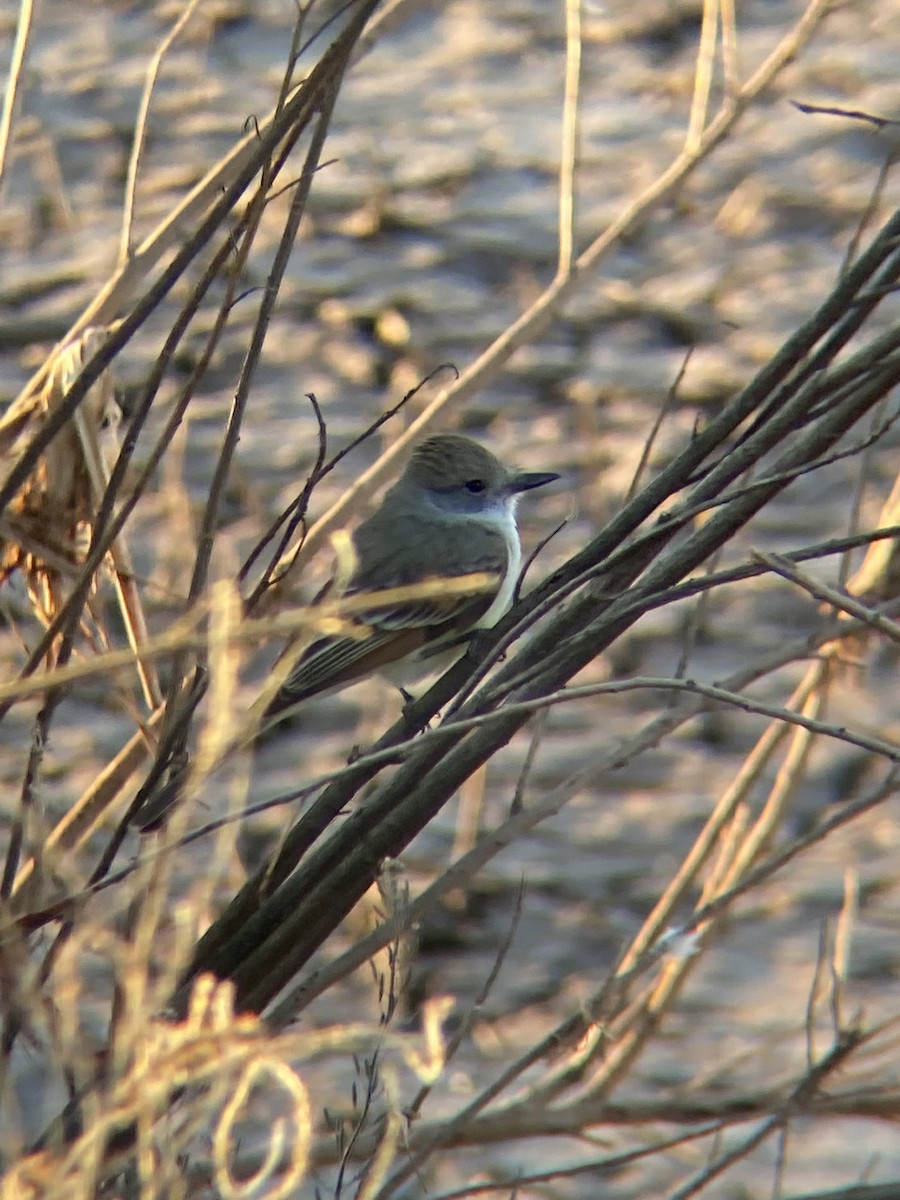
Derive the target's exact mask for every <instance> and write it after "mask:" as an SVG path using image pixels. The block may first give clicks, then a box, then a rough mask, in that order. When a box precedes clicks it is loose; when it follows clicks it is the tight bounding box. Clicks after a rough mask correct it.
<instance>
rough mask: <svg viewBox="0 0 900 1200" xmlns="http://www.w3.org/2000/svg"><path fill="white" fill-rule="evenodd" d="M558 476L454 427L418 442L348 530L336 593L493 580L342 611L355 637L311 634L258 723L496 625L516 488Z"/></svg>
mask: <svg viewBox="0 0 900 1200" xmlns="http://www.w3.org/2000/svg"><path fill="white" fill-rule="evenodd" d="M558 478H559V476H558V475H555V474H553V473H551V472H549V471H540V472H528V471H515V470H511V469H510V468H508V467H505V466H504V465H503V463H501V462H500V460H499V459H497V458H495V457H494V455H493V454H491V453H490V451H489V450H485V449H484V447H483V446H479V445H478V443H477V442H473V441H472V440H471V438H467V437H461V436H460V435H459V434H455V433H439V434H437V435H435V436H434V437H430V438H428V439H427V440H426V441H424V442H422V444H421V445H420V446H419V447H418V448H417V449H416V450H415V451H414V452H413V455H412V458H411V459H410V461H409V465H408V466H407V468H406V470H405V471H404V472H403V474H402V475H401V477H400V479H399V480H398V481H397V483H395V484H394V486H393V487H392V488H391V489H390V490H389V491H388V492H387V493H386V495H385V497H384V500H383V501H382V503H381V507H380V508H378V509H377V510H376V511H375V512H374V513H372V515H371V516H370V517H369V518H368V519H367V520H365V521H363V522H362V524H361V525H360V526H359V527H358V529H357V530H356V531H355V533H354V534H353V535H352V537H353V547H354V550H355V552H356V566H355V569H354V571H353V574H352V577H351V579H350V582H349V584H348V586H347V588H346V590H345V592H344V595H346V596H350V595H354V594H359V593H365V592H381V591H386V590H388V589H390V588H397V587H405V586H408V585H410V584H417V583H423V582H425V581H426V580H435V579H442V578H452V577H454V576H461V575H471V574H475V573H481V572H484V573H486V574H488V575H492V576H494V578H495V579H496V586H495V587H494V588H492V589H491V590H489V591H483V592H479V593H473V594H470V595H455V596H452V595H448V596H445V597H441V596H435V597H433V598H429V599H419V600H410V601H407V602H405V603H397V602H394V603H392V604H384V605H379V606H373V607H372V608H370V609H366V610H364V611H362V612H359V613H358V614H356V615H354V616H353V617H352V618H350V619H351V620H352V622H353V623H354V624H356V625H358V627H359V629H360V633H361V636H360V637H347V636H339V635H336V636H329V637H323V638H320V639H319V640H318V641H315V642H313V643H312V644H311V645H310V646H309V647H308V648H307V649H306V650H305V651H304V652H303V654H302V655H301V657H300V659H299V660H298V662H297V663H296V664H295V665H294V667H293V669H292V670H291V671H290V672H289V674H288V675H287V678H286V679H285V680H284V682H283V683H282V685H281V687H280V688H279V690H278V692H277V693H276V695H275V697H274V699H273V700H272V701H271V703H270V704H269V706H268V707H267V709H266V711H265V715H264V718H263V725H266V724H268V723H270V722H271V721H272V720H273V719H274V720H278V719H280V718H281V717H282V716H284V715H286V710H288V709H293V708H294V706H295V705H297V704H299V703H301V702H302V701H304V700H307V699H309V697H310V696H315V695H317V694H319V693H322V692H331V691H334V690H336V689H337V688H342V687H346V686H348V685H349V684H351V683H355V682H356V681H357V680H359V679H362V678H363V677H364V676H367V675H370V674H372V673H373V672H376V671H377V672H382V673H384V674H387V675H389V676H395V677H396V675H397V674H398V673H397V672H394V671H392V670H391V669H390V668H391V667H392V666H394V665H395V664H396V665H397V666H400V665H401V664H402V669H403V673H404V674H406V675H407V677H408V675H410V674H412V675H415V674H423V673H427V672H428V671H429V670H432V671H434V670H435V669H436V668H439V667H440V666H441V665H442V664H441V658H436V657H435V655H436V654H437V653H438V652H439V651H440V650H441V649H442V648H446V647H448V646H453V647H455V648H456V647H458V648H459V649H461V648H462V640H463V639H464V637H465V635H466V634H467V633H469V632H471V631H473V630H476V629H487V628H489V627H490V626H491V625H494V624H496V622H497V621H499V619H500V618H501V617H502V616H503V614H504V613H505V612H506V611H507V609H508V608H509V606H510V604H511V603H512V598H513V592H514V590H515V586H516V581H517V579H518V575H519V567H520V564H521V560H522V550H521V546H520V544H519V532H518V529H517V528H516V504H517V502H518V499H519V496H520V494H521V493H522V492H528V491H530V490H531V489H532V488H537V487H543V485H544V484H545V483H551V482H552V481H553V480H554V479H558ZM441 657H446V656H444V655H441Z"/></svg>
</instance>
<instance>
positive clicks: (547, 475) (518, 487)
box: [507, 471, 559, 495]
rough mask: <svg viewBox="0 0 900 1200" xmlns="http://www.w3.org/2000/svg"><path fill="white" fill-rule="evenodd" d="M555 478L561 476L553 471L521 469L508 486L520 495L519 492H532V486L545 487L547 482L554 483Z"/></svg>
mask: <svg viewBox="0 0 900 1200" xmlns="http://www.w3.org/2000/svg"><path fill="white" fill-rule="evenodd" d="M554 479H559V476H558V475H556V474H554V472H553V471H519V472H517V474H515V475H513V476H512V478H511V479H510V481H509V483H508V485H507V486H508V488H509V490H510V492H511V493H512V494H513V495H518V493H519V492H530V491H531V489H532V488H539V487H543V486H544V484H545V483H552V482H553V480H554Z"/></svg>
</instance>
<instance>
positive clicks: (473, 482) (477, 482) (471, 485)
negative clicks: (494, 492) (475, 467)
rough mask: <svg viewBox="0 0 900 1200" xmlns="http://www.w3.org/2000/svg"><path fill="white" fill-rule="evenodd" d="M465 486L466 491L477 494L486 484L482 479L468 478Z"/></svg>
mask: <svg viewBox="0 0 900 1200" xmlns="http://www.w3.org/2000/svg"><path fill="white" fill-rule="evenodd" d="M465 486H466V491H467V492H471V493H472V495H473V496H477V495H478V493H479V492H483V491H484V489H485V488H486V487H487V484H486V483H485V482H484V480H483V479H470V480H469V482H468V483H467V484H466V485H465Z"/></svg>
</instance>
